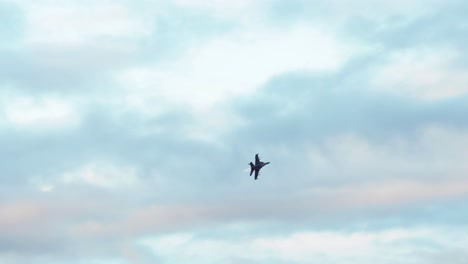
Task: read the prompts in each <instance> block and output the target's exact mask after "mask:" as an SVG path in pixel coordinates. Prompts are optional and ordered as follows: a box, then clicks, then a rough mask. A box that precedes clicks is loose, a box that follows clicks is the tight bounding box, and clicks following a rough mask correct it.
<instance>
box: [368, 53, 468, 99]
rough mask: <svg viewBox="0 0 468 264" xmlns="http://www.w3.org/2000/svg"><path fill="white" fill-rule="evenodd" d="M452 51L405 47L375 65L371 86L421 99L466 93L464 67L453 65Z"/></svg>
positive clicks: (467, 90)
mask: <svg viewBox="0 0 468 264" xmlns="http://www.w3.org/2000/svg"><path fill="white" fill-rule="evenodd" d="M458 55H459V54H457V53H456V52H454V51H451V50H428V49H422V50H415V49H410V50H404V51H399V52H397V53H394V54H392V55H391V56H390V58H389V61H388V63H387V64H385V65H383V66H381V67H377V69H376V74H375V75H374V77H373V78H372V79H371V85H372V86H373V87H375V88H376V89H383V90H385V91H386V92H389V93H394V94H399V95H404V96H411V97H417V98H423V99H440V98H445V97H455V96H458V95H461V94H464V93H467V92H468V88H467V86H466V83H468V74H466V69H463V68H457V67H455V66H453V65H454V64H455V61H456V59H457V56H458Z"/></svg>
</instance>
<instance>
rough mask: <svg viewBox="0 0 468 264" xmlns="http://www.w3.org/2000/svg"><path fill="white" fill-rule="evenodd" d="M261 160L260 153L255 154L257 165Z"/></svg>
mask: <svg viewBox="0 0 468 264" xmlns="http://www.w3.org/2000/svg"><path fill="white" fill-rule="evenodd" d="M259 162H260V158H259V157H258V154H255V165H257V164H258V163H259Z"/></svg>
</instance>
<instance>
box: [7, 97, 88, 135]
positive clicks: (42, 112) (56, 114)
mask: <svg viewBox="0 0 468 264" xmlns="http://www.w3.org/2000/svg"><path fill="white" fill-rule="evenodd" d="M3 103H4V115H5V118H6V120H7V121H8V122H9V123H10V124H13V125H15V126H19V127H34V128H50V127H69V126H76V125H78V124H79V123H80V121H81V116H80V114H79V113H78V111H77V109H76V107H75V106H74V105H73V103H72V102H70V101H66V100H64V99H61V98H56V97H40V98H38V97H31V96H16V97H10V98H9V100H8V101H4V102H3Z"/></svg>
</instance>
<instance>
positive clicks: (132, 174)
mask: <svg viewBox="0 0 468 264" xmlns="http://www.w3.org/2000/svg"><path fill="white" fill-rule="evenodd" d="M62 182H63V183H65V184H88V185H93V186H97V187H101V188H118V187H128V186H130V185H133V184H136V183H138V173H137V169H136V168H134V167H125V166H115V165H112V164H108V163H90V164H87V165H85V166H83V167H81V168H79V169H78V170H76V171H71V172H66V173H64V174H63V175H62Z"/></svg>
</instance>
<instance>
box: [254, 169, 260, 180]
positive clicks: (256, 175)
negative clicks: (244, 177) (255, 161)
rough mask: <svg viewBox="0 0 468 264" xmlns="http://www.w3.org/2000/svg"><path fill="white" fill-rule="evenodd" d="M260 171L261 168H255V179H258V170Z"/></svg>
mask: <svg viewBox="0 0 468 264" xmlns="http://www.w3.org/2000/svg"><path fill="white" fill-rule="evenodd" d="M259 171H260V170H255V179H257V177H258V172H259Z"/></svg>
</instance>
